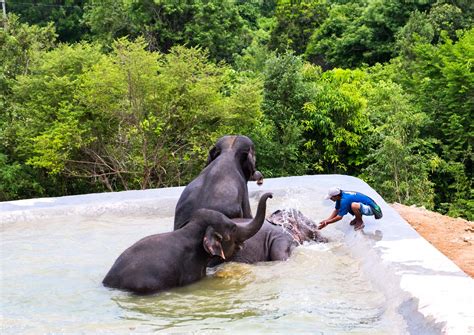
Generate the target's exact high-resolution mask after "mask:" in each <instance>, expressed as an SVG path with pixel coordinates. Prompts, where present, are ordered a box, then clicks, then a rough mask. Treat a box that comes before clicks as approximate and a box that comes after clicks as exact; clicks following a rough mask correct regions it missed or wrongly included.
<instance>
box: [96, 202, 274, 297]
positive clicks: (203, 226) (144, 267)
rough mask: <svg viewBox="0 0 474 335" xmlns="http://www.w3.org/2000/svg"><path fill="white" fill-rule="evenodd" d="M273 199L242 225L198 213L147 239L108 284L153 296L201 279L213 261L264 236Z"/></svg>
mask: <svg viewBox="0 0 474 335" xmlns="http://www.w3.org/2000/svg"><path fill="white" fill-rule="evenodd" d="M271 197H272V194H271V193H265V194H264V195H262V197H261V198H260V200H259V203H258V208H257V214H256V216H255V218H254V219H247V220H244V222H242V220H241V221H239V225H237V224H236V223H235V222H234V221H232V220H231V219H229V218H228V217H226V216H225V215H224V214H222V213H219V212H217V211H214V210H210V209H199V210H197V211H195V212H194V213H193V216H192V218H191V219H190V220H189V223H188V224H187V225H186V226H185V227H183V228H181V229H179V230H176V231H173V232H169V233H164V234H156V235H151V236H148V237H145V238H143V239H141V240H139V241H138V242H136V243H135V244H134V245H132V246H131V247H129V248H128V249H126V250H125V251H124V252H123V253H122V254H121V255H120V256H119V257H118V259H117V260H116V261H115V263H114V264H113V266H112V268H111V269H110V270H109V272H108V273H107V275H106V276H105V278H104V279H103V281H102V283H103V284H104V286H106V287H111V288H117V289H123V290H127V291H132V292H135V293H139V294H150V293H155V292H159V291H163V290H167V289H170V288H173V287H177V286H184V285H187V284H191V283H193V282H195V281H197V280H199V279H201V278H202V277H204V276H205V275H206V266H207V264H208V262H209V261H210V260H211V259H212V258H213V257H220V258H222V259H226V258H227V257H231V256H232V255H233V254H234V253H235V251H236V250H238V248H239V246H240V245H242V243H244V241H245V240H247V239H248V238H250V237H252V236H253V235H254V234H255V233H257V232H258V230H259V229H260V228H261V227H262V224H263V222H264V220H265V211H266V201H267V199H268V198H271Z"/></svg>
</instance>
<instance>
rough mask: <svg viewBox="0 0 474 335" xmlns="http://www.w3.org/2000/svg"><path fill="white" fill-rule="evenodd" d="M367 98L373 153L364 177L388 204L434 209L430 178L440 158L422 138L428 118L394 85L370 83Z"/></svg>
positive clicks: (365, 89) (369, 140)
mask: <svg viewBox="0 0 474 335" xmlns="http://www.w3.org/2000/svg"><path fill="white" fill-rule="evenodd" d="M364 95H365V97H366V99H367V106H368V112H369V115H370V120H371V123H372V125H373V129H372V133H373V135H372V136H371V137H370V139H368V140H366V146H367V147H368V148H370V151H369V154H368V155H367V156H366V160H367V162H368V165H367V168H366V169H365V170H364V172H363V173H362V175H361V177H362V178H363V179H365V180H366V181H367V182H369V183H371V185H373V187H375V188H376V189H377V190H378V191H379V192H380V193H381V194H382V195H383V196H384V198H385V199H386V200H388V201H396V202H399V203H404V204H419V205H423V206H425V207H427V208H430V209H431V208H433V204H434V203H433V196H434V189H433V186H434V185H433V183H432V182H431V181H430V178H429V177H430V173H431V172H432V171H433V170H434V169H436V168H437V165H438V164H439V158H438V157H437V156H436V155H433V154H432V153H431V152H432V151H431V150H430V149H431V145H432V141H431V140H430V139H423V138H421V137H420V134H421V131H422V129H423V128H424V127H426V125H427V124H428V123H429V118H428V117H427V115H426V114H424V113H422V112H420V111H418V110H417V109H416V107H415V106H414V105H413V104H412V103H411V102H410V96H409V95H407V94H406V93H405V92H404V91H403V88H402V87H401V86H400V85H397V84H395V83H392V82H386V81H379V82H370V84H368V85H365V87H364Z"/></svg>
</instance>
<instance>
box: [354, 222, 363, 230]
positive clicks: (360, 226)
mask: <svg viewBox="0 0 474 335" xmlns="http://www.w3.org/2000/svg"><path fill="white" fill-rule="evenodd" d="M364 227H365V225H364V222H362V221H356V223H355V224H354V230H361V229H362V228H364Z"/></svg>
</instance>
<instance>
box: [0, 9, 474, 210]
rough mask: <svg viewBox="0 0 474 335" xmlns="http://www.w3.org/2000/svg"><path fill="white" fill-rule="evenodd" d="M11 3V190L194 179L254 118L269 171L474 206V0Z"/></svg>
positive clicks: (3, 98)
mask: <svg viewBox="0 0 474 335" xmlns="http://www.w3.org/2000/svg"><path fill="white" fill-rule="evenodd" d="M7 10H9V11H12V12H17V13H20V14H21V17H20V18H18V16H15V15H14V14H10V15H9V16H8V19H7V21H6V22H2V23H3V25H2V27H0V45H1V46H2V48H0V68H1V72H0V110H1V112H0V200H9V199H17V198H23V197H34V196H53V195H64V194H76V193H86V192H96V191H104V190H110V191H114V190H123V189H138V188H149V187H161V186H172V185H182V184H184V183H186V182H188V181H189V180H191V179H192V178H193V177H194V176H195V175H196V174H197V173H199V171H200V170H201V169H202V167H203V165H204V160H205V158H206V156H207V150H208V148H209V147H210V146H211V145H212V144H213V142H214V141H215V140H216V139H217V138H218V137H220V136H222V135H224V134H245V135H248V136H250V137H251V138H252V139H253V140H254V142H255V145H256V149H257V156H258V160H257V164H258V168H259V170H261V171H262V172H263V173H264V174H265V176H266V177H277V176H283V175H299V174H308V173H345V174H351V175H358V176H361V177H362V178H364V179H365V180H366V181H368V182H369V183H370V184H371V185H372V186H373V187H374V188H375V189H376V190H377V191H379V192H380V193H381V194H382V195H383V196H384V198H385V199H387V200H389V201H398V202H402V203H406V204H419V205H424V206H426V207H428V208H434V209H436V210H438V211H440V212H442V213H447V214H449V215H453V216H458V215H460V216H464V217H467V218H470V219H472V213H473V207H474V198H473V194H474V192H473V187H472V180H473V177H474V176H473V172H472V171H473V170H474V169H473V163H472V162H473V154H472V147H473V141H472V139H473V138H474V136H473V122H472V115H471V114H472V111H473V110H474V98H473V97H474V77H473V73H474V71H472V70H473V69H472V64H474V49H473V45H474V29H473V28H472V27H473V23H474V19H473V18H474V7H472V6H471V3H470V2H469V1H467V2H466V1H464V0H455V1H449V2H447V1H444V0H438V1H434V0H415V1H410V2H406V1H402V0H388V1H381V0H344V1H329V0H320V1H296V2H295V1H287V0H281V1H280V0H279V1H261V0H250V1H243V0H225V1H218V0H198V1H172V0H159V1H158V0H144V1H129V0H120V1H108V0H107V1H96V0H88V1H76V0H68V1H59V2H58V1H54V2H51V1H49V0H44V1H37V2H35V4H34V5H31V6H24V4H21V3H20V2H18V1H10V2H9V3H8V6H7ZM31 23H37V25H30V24H31ZM56 32H57V33H56ZM58 35H59V37H58ZM57 39H58V40H59V41H61V42H67V43H70V42H72V41H78V42H77V43H75V44H57ZM302 57H304V59H305V60H303V58H302ZM226 64H230V65H226ZM343 68H346V69H343ZM349 68H350V69H351V70H350V69H349ZM329 69H331V70H329Z"/></svg>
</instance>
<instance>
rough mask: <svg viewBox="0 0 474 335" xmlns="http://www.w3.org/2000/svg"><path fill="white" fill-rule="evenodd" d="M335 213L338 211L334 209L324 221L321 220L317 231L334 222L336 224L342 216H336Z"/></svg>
mask: <svg viewBox="0 0 474 335" xmlns="http://www.w3.org/2000/svg"><path fill="white" fill-rule="evenodd" d="M337 213H338V210H337V209H335V210H334V211H333V212H332V213H331V215H330V216H329V217H328V218H327V219H326V220H323V221H321V222H320V223H319V226H318V229H323V228H324V227H326V226H327V225H328V224H331V223H334V222H337V221H339V220H341V219H342V216H340V215H338V214H337Z"/></svg>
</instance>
